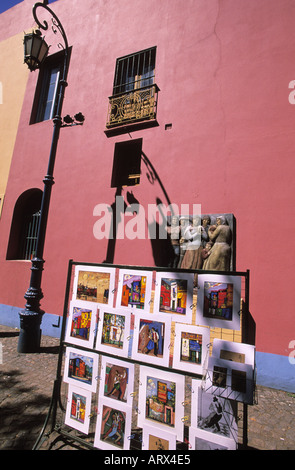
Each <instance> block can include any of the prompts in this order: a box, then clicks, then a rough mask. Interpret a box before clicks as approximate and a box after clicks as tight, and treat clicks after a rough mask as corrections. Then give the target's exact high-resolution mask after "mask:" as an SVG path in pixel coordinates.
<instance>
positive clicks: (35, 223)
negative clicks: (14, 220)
mask: <svg viewBox="0 0 295 470" xmlns="http://www.w3.org/2000/svg"><path fill="white" fill-rule="evenodd" d="M40 213H41V211H40V210H39V211H38V212H35V213H34V214H32V215H31V216H30V217H29V218H28V219H27V220H26V222H25V225H24V232H23V247H22V253H21V259H26V260H30V259H32V258H33V257H34V256H35V253H36V246H37V236H38V229H39V222H40Z"/></svg>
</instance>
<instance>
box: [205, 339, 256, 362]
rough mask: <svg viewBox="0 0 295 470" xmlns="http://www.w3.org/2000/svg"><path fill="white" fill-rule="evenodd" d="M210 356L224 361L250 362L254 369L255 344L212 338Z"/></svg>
mask: <svg viewBox="0 0 295 470" xmlns="http://www.w3.org/2000/svg"><path fill="white" fill-rule="evenodd" d="M212 356H214V357H218V358H219V359H224V360H226V361H232V362H238V363H240V364H251V365H252V367H253V369H254V365H255V346H252V345H251V344H246V343H236V342H235V341H226V340H224V339H219V338H214V339H213V347H212Z"/></svg>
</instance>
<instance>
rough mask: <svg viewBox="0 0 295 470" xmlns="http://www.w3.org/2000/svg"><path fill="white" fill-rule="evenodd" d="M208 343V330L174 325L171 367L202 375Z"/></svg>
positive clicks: (192, 326) (179, 324) (193, 326)
mask: <svg viewBox="0 0 295 470" xmlns="http://www.w3.org/2000/svg"><path fill="white" fill-rule="evenodd" d="M209 343H210V330H209V328H204V327H203V328H202V327H199V326H195V325H182V324H181V323H178V324H175V330H174V350H173V367H174V368H175V369H180V370H187V371H188V372H193V373H196V374H202V373H203V366H204V363H205V360H206V358H207V357H208V353H209V349H208V347H209Z"/></svg>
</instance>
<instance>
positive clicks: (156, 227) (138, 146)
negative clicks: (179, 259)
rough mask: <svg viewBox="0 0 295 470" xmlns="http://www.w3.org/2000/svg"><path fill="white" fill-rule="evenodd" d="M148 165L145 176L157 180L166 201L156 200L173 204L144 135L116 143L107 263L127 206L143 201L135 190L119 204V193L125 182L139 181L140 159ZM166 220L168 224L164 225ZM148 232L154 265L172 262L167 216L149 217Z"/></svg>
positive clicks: (151, 180)
mask: <svg viewBox="0 0 295 470" xmlns="http://www.w3.org/2000/svg"><path fill="white" fill-rule="evenodd" d="M142 162H143V163H144V165H145V167H146V177H147V179H148V181H149V183H150V184H151V185H155V184H156V183H157V184H158V185H159V186H160V188H161V191H162V192H163V196H164V198H165V202H164V203H163V202H162V200H161V199H160V198H159V197H156V204H157V205H160V204H162V203H163V204H166V205H167V206H169V205H170V204H171V201H170V198H169V196H168V194H167V191H166V189H165V187H164V185H163V183H162V181H161V179H160V177H159V175H158V173H157V172H156V170H155V168H154V166H153V165H152V163H151V161H150V160H149V158H148V157H147V155H146V154H145V153H144V152H143V151H142V139H136V140H130V141H128V142H120V143H117V144H116V145H115V153H114V163H113V173H112V183H111V187H116V192H115V198H114V202H113V204H112V205H111V209H112V212H111V213H112V224H111V227H112V233H111V234H110V235H111V236H110V237H109V240H108V246H107V253H106V258H105V260H104V262H105V263H113V262H114V259H115V250H116V241H117V233H118V226H119V224H120V222H121V221H122V220H123V215H124V213H125V211H126V210H127V209H128V206H131V205H132V206H133V207H136V205H138V206H139V205H140V201H139V200H138V199H136V198H135V196H134V195H133V192H132V191H128V192H127V196H126V199H127V201H122V204H117V203H116V202H117V199H116V198H118V197H122V198H123V196H122V193H123V190H122V188H123V186H128V187H132V186H135V185H137V184H139V181H140V175H141V172H142V169H141V163H142ZM163 224H165V227H164V226H163ZM147 225H148V230H149V233H152V234H153V235H156V236H153V237H152V238H153V239H151V240H150V241H151V245H152V253H153V258H154V265H155V266H163V267H165V266H169V262H170V261H171V259H173V248H172V244H171V241H170V238H169V237H167V238H165V239H161V238H160V237H159V234H160V233H163V230H165V229H166V221H165V217H162V224H161V225H160V224H159V223H158V222H157V221H156V220H154V221H153V222H152V223H149V222H148V221H147Z"/></svg>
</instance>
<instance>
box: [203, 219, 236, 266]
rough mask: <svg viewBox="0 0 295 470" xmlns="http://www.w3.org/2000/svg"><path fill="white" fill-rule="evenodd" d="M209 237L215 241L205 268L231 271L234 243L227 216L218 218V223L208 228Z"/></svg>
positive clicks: (205, 262)
mask: <svg viewBox="0 0 295 470" xmlns="http://www.w3.org/2000/svg"><path fill="white" fill-rule="evenodd" d="M208 235H209V239H210V240H211V241H212V242H213V243H214V245H213V247H212V249H211V254H210V256H209V257H208V258H207V259H206V260H205V261H204V265H203V269H205V270H210V269H211V270H214V271H229V270H230V258H231V248H230V245H231V243H232V232H231V228H230V226H229V225H227V223H226V220H225V217H223V216H220V217H217V218H216V225H212V226H211V227H210V228H209V230H208Z"/></svg>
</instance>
